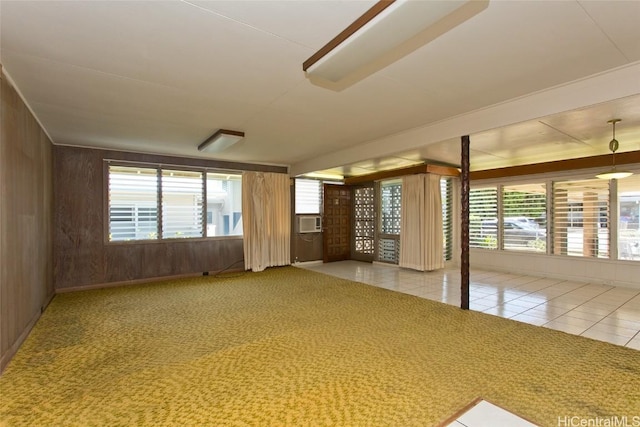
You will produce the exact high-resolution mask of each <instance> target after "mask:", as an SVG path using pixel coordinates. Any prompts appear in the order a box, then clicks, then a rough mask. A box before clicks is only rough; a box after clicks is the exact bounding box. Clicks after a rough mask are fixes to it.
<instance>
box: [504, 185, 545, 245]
mask: <svg viewBox="0 0 640 427" xmlns="http://www.w3.org/2000/svg"><path fill="white" fill-rule="evenodd" d="M546 239H547V194H546V190H545V184H525V185H505V186H503V187H502V246H503V248H504V249H505V250H520V251H523V250H524V251H534V252H543V253H545V252H546V251H547V240H546Z"/></svg>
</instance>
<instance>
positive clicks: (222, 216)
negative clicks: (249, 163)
mask: <svg viewBox="0 0 640 427" xmlns="http://www.w3.org/2000/svg"><path fill="white" fill-rule="evenodd" d="M241 235H242V176H240V175H230V174H221V173H212V172H210V173H207V237H213V236H241Z"/></svg>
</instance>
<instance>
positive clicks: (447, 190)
mask: <svg viewBox="0 0 640 427" xmlns="http://www.w3.org/2000/svg"><path fill="white" fill-rule="evenodd" d="M452 186H453V180H452V179H451V178H441V179H440V193H441V197H442V233H443V238H442V244H443V251H442V252H443V254H444V260H445V261H450V260H451V259H452V257H453V235H452V224H453V218H452V216H451V215H452V214H451V210H452V207H453V202H452V200H451V189H452Z"/></svg>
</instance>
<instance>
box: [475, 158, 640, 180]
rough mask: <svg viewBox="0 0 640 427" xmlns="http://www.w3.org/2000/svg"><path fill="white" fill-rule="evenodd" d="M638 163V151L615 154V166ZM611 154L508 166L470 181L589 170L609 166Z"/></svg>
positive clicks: (481, 172)
mask: <svg viewBox="0 0 640 427" xmlns="http://www.w3.org/2000/svg"><path fill="white" fill-rule="evenodd" d="M632 163H640V151H628V152H625V153H616V165H625V164H632ZM611 164H612V163H611V154H603V155H600V156H592V157H580V158H577V159H567V160H557V161H555V162H544V163H533V164H530V165H521V166H510V167H506V168H497V169H487V170H480V171H473V172H471V173H470V179H471V180H472V181H474V180H480V179H493V178H508V177H512V176H522V175H535V174H539V173H548V172H563V171H569V170H576V169H590V168H597V167H607V166H609V167H610V166H611Z"/></svg>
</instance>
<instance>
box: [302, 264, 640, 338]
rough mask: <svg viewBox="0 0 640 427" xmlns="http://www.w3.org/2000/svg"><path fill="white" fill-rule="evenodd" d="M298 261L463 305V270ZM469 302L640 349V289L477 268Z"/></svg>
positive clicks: (511, 316) (480, 308) (479, 307)
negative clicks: (421, 270) (423, 270)
mask: <svg viewBox="0 0 640 427" xmlns="http://www.w3.org/2000/svg"><path fill="white" fill-rule="evenodd" d="M295 265H296V266H297V267H301V268H306V269H309V270H314V271H318V272H321V273H326V274H330V275H333V276H338V277H341V278H344V279H349V280H355V281H358V282H363V283H367V284H370V285H374V286H378V287H381V288H386V289H392V290H395V291H398V292H404V293H407V294H411V295H416V296H418V297H422V298H428V299H431V300H434V301H440V302H444V303H447V304H451V305H455V306H460V271H459V270H457V269H445V270H438V271H434V272H424V273H423V272H419V271H413V270H408V269H404V268H399V267H397V266H393V265H385V264H379V263H374V264H370V263H364V262H358V261H341V262H334V263H328V264H322V263H320V262H312V263H299V264H295ZM469 301H470V308H471V309H472V310H476V311H482V312H484V313H488V314H493V315H496V316H500V317H505V318H509V319H513V320H518V321H520V322H525V323H530V324H532V325H537V326H542V327H545V328H551V329H557V330H559V331H564V332H568V333H570V334H575V335H582V336H584V337H589V338H593V339H596V340H601V341H607V342H610V343H613V344H617V345H621V346H626V347H630V348H633V349H636V350H640V289H629V288H621V287H615V286H608V285H599V284H590V283H581V282H572V281H567V280H561V279H550V278H542V277H534V276H521V275H517V274H507V273H499V272H493V271H484V270H479V269H472V271H471V275H470V297H469Z"/></svg>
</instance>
